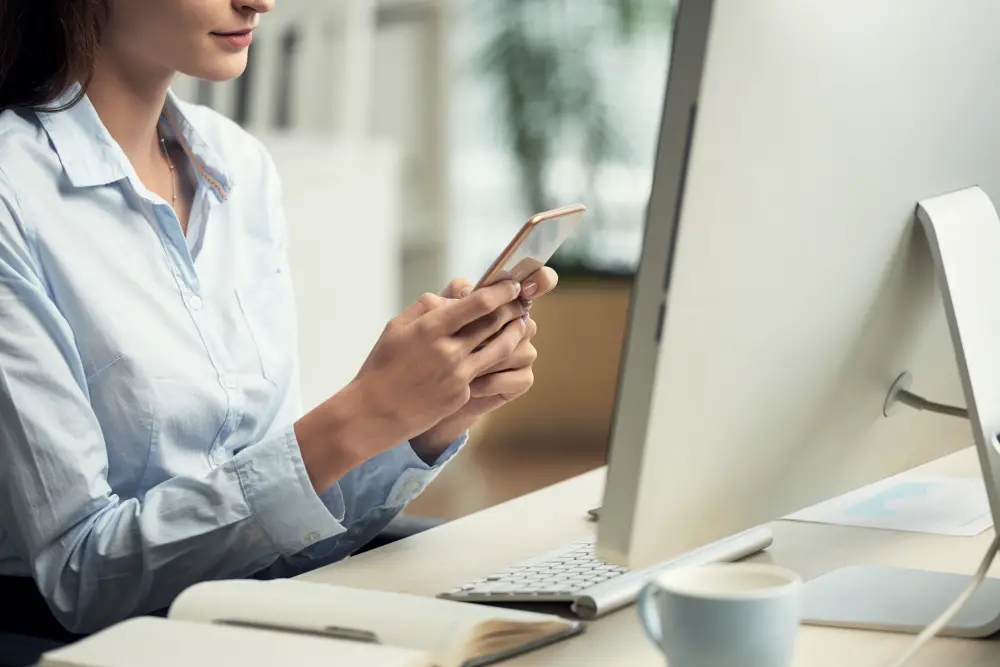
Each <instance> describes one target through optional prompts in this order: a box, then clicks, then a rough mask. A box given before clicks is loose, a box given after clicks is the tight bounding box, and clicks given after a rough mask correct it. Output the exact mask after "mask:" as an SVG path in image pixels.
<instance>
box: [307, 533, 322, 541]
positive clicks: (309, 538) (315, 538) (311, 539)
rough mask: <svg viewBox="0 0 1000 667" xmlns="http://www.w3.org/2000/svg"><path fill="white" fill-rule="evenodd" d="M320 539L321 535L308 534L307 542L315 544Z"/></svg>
mask: <svg viewBox="0 0 1000 667" xmlns="http://www.w3.org/2000/svg"><path fill="white" fill-rule="evenodd" d="M318 539H319V533H306V542H315V541H316V540H318Z"/></svg>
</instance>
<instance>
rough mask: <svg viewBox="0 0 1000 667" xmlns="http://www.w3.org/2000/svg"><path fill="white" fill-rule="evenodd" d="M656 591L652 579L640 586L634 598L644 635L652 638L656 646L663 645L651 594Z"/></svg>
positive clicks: (657, 615)
mask: <svg viewBox="0 0 1000 667" xmlns="http://www.w3.org/2000/svg"><path fill="white" fill-rule="evenodd" d="M655 592H656V584H655V583H653V582H652V581H651V582H649V583H648V584H646V585H645V586H643V587H642V590H640V591H639V594H638V595H637V596H636V598H635V610H636V613H638V615H639V622H640V623H639V624H640V625H641V626H642V629H643V630H645V631H646V635H647V636H648V637H649V638H650V639H651V640H653V643H654V644H656V646H657V647H661V646H663V632H662V630H661V628H660V618H659V613H658V612H657V611H656V607H655V606H654V605H653V594H654V593H655Z"/></svg>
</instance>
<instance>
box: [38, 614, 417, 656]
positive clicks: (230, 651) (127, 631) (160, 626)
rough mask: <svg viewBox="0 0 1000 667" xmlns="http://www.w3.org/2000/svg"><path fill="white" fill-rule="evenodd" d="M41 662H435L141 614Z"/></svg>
mask: <svg viewBox="0 0 1000 667" xmlns="http://www.w3.org/2000/svg"><path fill="white" fill-rule="evenodd" d="M39 664H40V665H41V667H176V666H177V665H184V667H219V666H220V665H233V666H234V667H273V666H274V665H302V666H303V667H305V666H308V665H331V664H335V665H351V667H430V665H431V660H430V656H429V655H427V654H426V653H421V652H417V651H410V650H406V649H400V648H393V647H387V646H376V645H373V644H362V643H359V642H350V641H342V640H338V639H328V638H323V637H309V636H306V635H297V634H287V633H283V632H274V631H264V630H246V629H243V628H232V627H226V626H221V625H208V624H204V623H191V622H186V621H181V620H176V619H174V620H166V619H162V618H156V617H149V616H146V617H139V618H134V619H130V620H127V621H123V622H122V623H118V624H117V625H113V626H111V627H110V628H107V629H105V630H102V631H101V632H98V633H96V634H94V635H91V636H90V637H86V638H84V639H81V640H79V641H77V642H75V643H73V644H70V645H68V646H65V647H62V648H59V649H56V650H54V651H49V652H48V653H46V654H45V655H44V656H42V660H41V662H40V663H39Z"/></svg>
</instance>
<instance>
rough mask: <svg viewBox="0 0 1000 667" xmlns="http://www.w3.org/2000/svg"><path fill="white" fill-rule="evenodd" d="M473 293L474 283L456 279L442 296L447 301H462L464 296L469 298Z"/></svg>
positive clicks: (449, 284)
mask: <svg viewBox="0 0 1000 667" xmlns="http://www.w3.org/2000/svg"><path fill="white" fill-rule="evenodd" d="M471 292H472V283H470V282H469V281H468V280H466V279H465V278H455V279H454V280H452V281H451V282H450V283H448V286H447V287H445V288H444V293H443V294H442V296H443V297H445V298H447V299H461V298H462V297H463V296H469V294H470V293H471Z"/></svg>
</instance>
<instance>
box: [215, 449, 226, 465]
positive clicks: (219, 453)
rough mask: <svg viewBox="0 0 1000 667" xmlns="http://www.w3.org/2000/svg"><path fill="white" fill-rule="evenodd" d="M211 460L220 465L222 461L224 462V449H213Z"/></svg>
mask: <svg viewBox="0 0 1000 667" xmlns="http://www.w3.org/2000/svg"><path fill="white" fill-rule="evenodd" d="M212 461H213V462H214V463H215V464H216V465H222V464H223V463H225V462H226V450H224V449H222V448H219V449H217V450H215V452H214V453H213V454H212Z"/></svg>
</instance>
